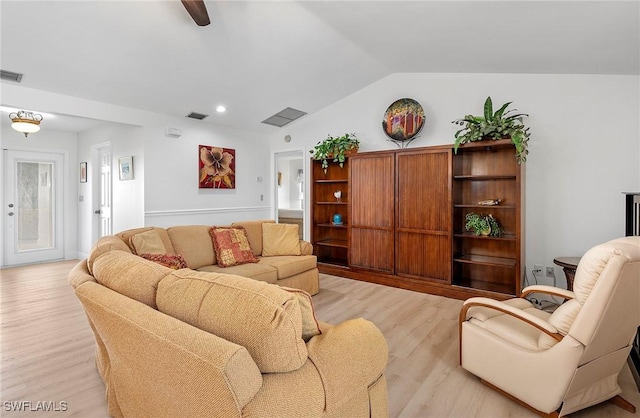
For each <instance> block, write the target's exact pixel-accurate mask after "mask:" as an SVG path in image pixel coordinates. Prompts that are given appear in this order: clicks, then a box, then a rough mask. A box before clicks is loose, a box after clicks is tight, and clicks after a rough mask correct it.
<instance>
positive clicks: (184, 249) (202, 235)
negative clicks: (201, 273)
mask: <svg viewBox="0 0 640 418" xmlns="http://www.w3.org/2000/svg"><path fill="white" fill-rule="evenodd" d="M209 228H210V227H209V226H207V225H182V226H172V227H171V228H168V229H167V233H168V234H169V238H171V243H172V245H173V249H174V251H175V253H176V254H182V256H183V257H184V260H185V261H186V262H187V266H188V267H189V268H190V269H197V268H200V267H202V266H210V265H212V264H216V256H215V252H214V250H213V242H212V241H211V235H209Z"/></svg>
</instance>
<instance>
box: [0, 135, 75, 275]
mask: <svg viewBox="0 0 640 418" xmlns="http://www.w3.org/2000/svg"><path fill="white" fill-rule="evenodd" d="M0 132H1V135H0V149H2V150H5V149H8V150H22V151H25V150H26V151H36V152H42V151H43V152H54V153H60V154H62V155H64V182H63V190H62V191H61V192H59V194H58V196H59V197H60V198H62V199H63V214H64V219H63V228H64V231H63V233H64V243H65V245H64V257H65V259H74V258H76V248H77V226H76V225H77V224H76V218H77V207H76V194H77V190H78V189H77V187H78V184H77V178H75V181H74V175H75V174H76V168H77V165H78V164H77V161H78V159H77V155H76V144H77V136H76V134H75V133H70V132H56V131H47V130H45V129H42V130H41V131H40V132H38V133H36V134H32V135H29V137H28V138H25V137H24V136H23V135H22V134H21V133H18V132H16V131H14V130H13V129H11V127H10V126H9V125H8V124H7V123H4V122H3V124H2V128H1V131H0ZM4 164H5V162H4V155H3V156H2V158H0V184H2V190H3V191H4V187H5V186H4V168H5V167H4ZM8 203H9V202H5V201H4V192H3V193H2V194H0V204H1V207H2V208H3V216H1V217H0V230H1V231H3V233H2V239H0V266H1V265H4V239H5V236H6V231H5V228H4V220H5V216H4V213H5V211H4V209H6V205H7V204H8Z"/></svg>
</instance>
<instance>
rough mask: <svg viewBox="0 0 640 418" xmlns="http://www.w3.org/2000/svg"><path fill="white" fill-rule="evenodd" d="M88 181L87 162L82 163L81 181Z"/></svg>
mask: <svg viewBox="0 0 640 418" xmlns="http://www.w3.org/2000/svg"><path fill="white" fill-rule="evenodd" d="M86 182H87V162H86V161H84V162H81V163H80V183H86Z"/></svg>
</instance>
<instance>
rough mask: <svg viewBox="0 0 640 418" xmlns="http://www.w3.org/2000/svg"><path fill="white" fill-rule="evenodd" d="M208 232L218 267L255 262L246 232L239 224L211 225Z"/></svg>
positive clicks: (256, 260)
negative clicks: (231, 225)
mask: <svg viewBox="0 0 640 418" xmlns="http://www.w3.org/2000/svg"><path fill="white" fill-rule="evenodd" d="M209 234H210V235H211V238H212V240H213V248H214V249H215V251H216V260H217V262H218V265H219V266H220V267H231V266H235V265H238V264H246V263H257V262H258V261H259V260H258V259H257V258H256V256H254V255H253V251H251V246H250V245H249V240H248V239H247V233H246V231H245V230H244V228H243V227H241V226H235V227H220V226H212V227H211V229H210V230H209Z"/></svg>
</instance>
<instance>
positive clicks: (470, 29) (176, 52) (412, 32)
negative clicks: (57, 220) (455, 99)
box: [0, 0, 640, 133]
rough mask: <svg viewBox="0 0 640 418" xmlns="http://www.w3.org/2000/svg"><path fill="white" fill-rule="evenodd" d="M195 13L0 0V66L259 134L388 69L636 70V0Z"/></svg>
mask: <svg viewBox="0 0 640 418" xmlns="http://www.w3.org/2000/svg"><path fill="white" fill-rule="evenodd" d="M206 5H207V9H208V11H209V15H210V17H211V25H209V26H206V27H198V26H196V25H195V23H194V22H193V21H192V20H191V18H190V17H189V15H188V14H187V12H186V10H185V9H184V7H183V6H182V4H181V3H180V1H179V0H164V1H153V0H146V1H118V0H113V1H90V0H85V1H57V0H47V1H7V0H2V1H1V3H0V7H1V9H0V13H1V45H0V46H1V66H2V69H3V70H9V71H14V72H19V73H23V74H24V77H23V79H22V83H21V85H23V86H25V87H30V88H35V89H41V90H46V91H51V92H56V93H63V94H66V95H70V96H77V97H82V98H86V99H91V100H95V101H98V102H106V103H112V104H118V105H123V106H127V107H132V108H138V109H144V110H149V111H153V112H158V113H162V114H167V115H172V116H185V115H186V114H188V113H189V112H191V111H195V112H200V113H206V114H210V115H211V116H210V117H209V118H207V119H206V120H205V122H213V123H219V124H223V125H229V126H237V127H242V128H245V129H252V130H260V131H262V132H266V133H271V132H277V130H278V128H276V127H272V126H268V125H264V124H261V123H260V122H261V121H262V120H264V119H266V118H268V117H269V116H271V115H272V114H274V113H276V112H278V111H280V110H282V109H284V108H285V107H293V108H296V109H300V110H302V111H305V112H308V113H313V112H316V111H318V110H319V109H321V108H323V107H325V106H328V105H330V104H332V103H334V102H335V101H337V100H339V99H341V98H343V97H345V96H347V95H349V94H351V93H353V92H355V91H357V90H359V89H361V88H363V87H365V86H367V85H368V84H371V83H372V82H374V81H376V80H379V79H381V78H383V77H385V76H387V75H389V74H392V73H397V72H457V73H475V72H482V73H569V74H571V73H578V74H634V75H638V74H640V23H639V22H640V2H639V1H638V0H635V1H601V2H596V1H478V0H476V1H357V0H353V1H251V2H249V1H213V0H206ZM2 104H4V105H16V106H19V105H20V104H19V103H2ZM219 104H224V105H225V106H226V107H227V109H228V110H227V112H226V113H224V114H217V113H216V112H215V108H216V106H217V105H219ZM39 110H42V111H47V109H39ZM63 119H64V118H63ZM43 126H44V125H43ZM83 129H84V128H83Z"/></svg>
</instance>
